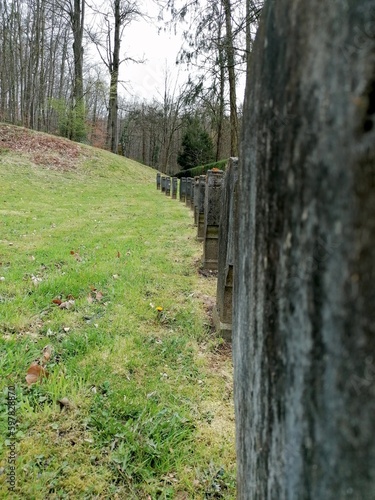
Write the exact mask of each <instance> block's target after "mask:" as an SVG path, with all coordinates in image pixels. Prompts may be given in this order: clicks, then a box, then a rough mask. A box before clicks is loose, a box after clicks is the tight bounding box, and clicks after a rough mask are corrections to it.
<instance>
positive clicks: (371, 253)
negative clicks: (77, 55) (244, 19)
mask: <svg viewBox="0 0 375 500" xmlns="http://www.w3.org/2000/svg"><path fill="white" fill-rule="evenodd" d="M322 6H323V4H322V3H321V2H320V1H319V0H310V1H302V0H278V1H275V0H272V1H270V0H266V3H265V6H264V7H263V12H262V20H261V23H260V27H259V30H258V34H257V37H256V41H255V45H254V48H253V51H252V55H251V61H252V64H251V68H249V73H248V75H249V76H248V83H247V89H246V98H245V103H244V110H243V122H244V128H243V135H242V148H241V153H240V168H239V239H238V245H237V249H236V253H235V255H236V260H235V269H234V271H235V281H234V315H233V321H234V322H233V363H234V390H235V393H234V395H235V412H236V426H237V430H236V433H237V435H236V441H237V471H238V487H237V498H238V499H239V500H249V499H254V500H276V499H282V500H284V499H285V500H307V499H311V500H321V499H322V500H323V499H324V500H338V499H340V500H374V498H375V418H374V415H375V354H374V353H375V286H374V283H375V37H374V15H375V2H374V0H355V1H354V0H350V1H349V0H340V1H339V0H332V1H330V2H325V3H324V8H322Z"/></svg>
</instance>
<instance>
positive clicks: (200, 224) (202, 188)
mask: <svg viewBox="0 0 375 500" xmlns="http://www.w3.org/2000/svg"><path fill="white" fill-rule="evenodd" d="M198 191H199V194H198V205H197V212H198V219H197V225H198V229H197V240H199V241H203V238H204V198H205V192H206V176H205V175H200V176H199V186H198Z"/></svg>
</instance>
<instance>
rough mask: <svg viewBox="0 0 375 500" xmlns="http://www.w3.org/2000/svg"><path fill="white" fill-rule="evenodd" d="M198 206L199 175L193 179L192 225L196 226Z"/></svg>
mask: <svg viewBox="0 0 375 500" xmlns="http://www.w3.org/2000/svg"><path fill="white" fill-rule="evenodd" d="M198 205H199V175H198V176H197V177H194V203H193V210H194V225H195V226H198Z"/></svg>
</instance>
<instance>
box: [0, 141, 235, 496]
mask: <svg viewBox="0 0 375 500" xmlns="http://www.w3.org/2000/svg"><path fill="white" fill-rule="evenodd" d="M82 150H83V151H84V153H85V159H82V160H81V161H78V165H77V168H76V169H74V170H69V171H66V172H61V171H57V170H53V169H48V168H45V167H39V166H37V165H35V164H33V163H32V162H30V161H29V159H28V158H27V157H26V156H22V155H20V154H17V155H16V154H15V153H13V152H12V151H11V150H9V151H8V150H7V151H3V152H2V154H1V156H0V185H1V191H0V215H1V218H0V263H1V264H0V277H1V278H2V279H1V281H0V373H1V375H2V376H1V381H0V411H1V415H2V419H1V420H0V457H1V458H0V498H16V499H18V498H19V499H21V498H22V499H23V498H26V499H45V498H48V499H60V498H61V499H63V498H83V499H86V498H87V499H88V498H100V499H113V498H114V499H116V498H118V499H143V498H144V499H150V498H151V499H173V498H175V499H204V498H225V499H232V498H235V486H234V485H235V458H234V424H233V407H232V396H231V391H232V378H231V377H232V375H231V359H230V353H228V351H227V350H225V349H224V346H223V344H222V343H221V341H220V340H219V339H216V338H215V336H214V335H213V334H212V332H211V328H210V325H209V319H208V317H207V314H206V312H205V309H204V304H203V303H202V300H201V299H200V297H201V296H202V294H208V295H215V291H216V290H215V287H216V283H215V281H214V279H212V278H208V279H207V278H203V277H202V276H200V275H199V273H198V272H197V266H198V264H197V260H198V258H199V256H200V255H201V246H200V244H199V243H197V242H196V240H195V229H194V227H193V224H192V215H191V212H190V211H189V210H188V209H187V208H186V207H185V206H184V205H183V204H180V203H179V202H177V201H175V200H171V199H170V198H167V197H165V196H163V195H161V193H160V192H158V191H157V190H156V186H155V171H153V170H151V169H149V168H147V167H144V166H140V165H139V164H137V163H135V162H132V161H130V160H126V159H124V158H120V157H116V156H114V155H111V154H109V153H106V152H102V151H99V150H94V149H90V148H85V147H83V149H82ZM98 292H100V293H99V294H98V295H96V294H97V293H98ZM54 299H59V300H62V301H65V300H68V299H71V300H74V304H72V307H71V308H70V309H60V308H59V307H58V305H57V304H55V303H53V302H52V301H53V300H54ZM157 306H161V307H163V311H162V312H160V313H158V311H157V310H156V307H157ZM46 345H49V346H51V348H52V355H51V358H50V359H49V360H48V361H47V363H46V369H47V371H48V373H49V376H48V378H44V379H42V380H40V381H38V382H37V383H36V384H33V385H31V386H28V385H27V383H26V380H25V376H26V373H27V370H28V368H29V366H30V364H31V363H32V362H33V361H35V360H40V359H41V356H42V352H43V348H44V347H45V346H46ZM13 385H14V386H15V387H16V396H17V403H16V411H17V427H16V431H17V434H16V440H17V444H16V449H17V460H16V479H17V484H16V490H15V492H9V491H8V486H7V483H6V473H7V471H8V465H7V460H8V454H9V448H8V446H7V445H8V444H9V441H7V440H8V439H9V435H8V425H7V404H6V403H7V401H6V396H7V387H9V386H13ZM63 398H66V399H67V400H68V402H69V405H68V406H65V405H63V404H62V403H59V400H62V399H63Z"/></svg>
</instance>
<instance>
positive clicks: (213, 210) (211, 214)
mask: <svg viewBox="0 0 375 500" xmlns="http://www.w3.org/2000/svg"><path fill="white" fill-rule="evenodd" d="M223 175H224V172H223V171H222V170H209V171H208V172H207V183H206V192H205V198H204V239H203V268H204V269H209V270H217V266H218V251H219V245H218V243H219V224H220V211H221V193H222V187H223Z"/></svg>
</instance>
